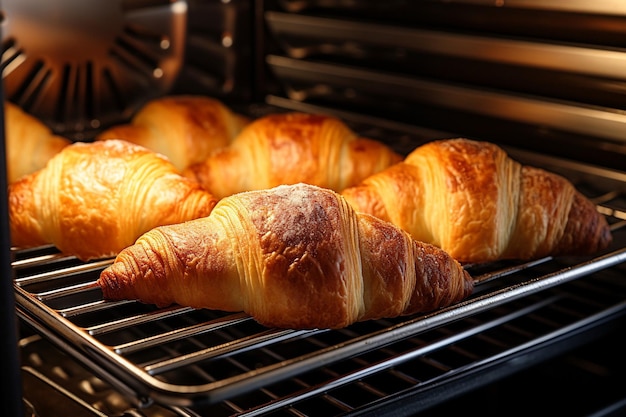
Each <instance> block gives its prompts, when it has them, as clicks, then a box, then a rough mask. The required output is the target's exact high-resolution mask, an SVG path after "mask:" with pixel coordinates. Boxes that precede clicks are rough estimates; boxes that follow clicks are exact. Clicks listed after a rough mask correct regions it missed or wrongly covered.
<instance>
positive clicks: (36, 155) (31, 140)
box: [4, 101, 72, 184]
mask: <svg viewBox="0 0 626 417" xmlns="http://www.w3.org/2000/svg"><path fill="white" fill-rule="evenodd" d="M4 117H5V123H4V124H5V140H6V151H7V182H8V183H9V184H10V183H12V182H14V181H15V180H17V179H18V178H20V177H22V176H24V175H26V174H30V173H32V172H35V171H37V170H38V169H41V168H43V167H44V166H45V165H46V163H47V162H48V160H50V158H52V156H53V155H56V154H57V153H58V152H59V151H60V150H61V149H63V148H64V147H66V146H67V145H70V144H71V143H72V141H71V140H69V139H68V138H64V137H62V136H59V135H55V134H54V133H53V132H52V130H51V129H50V128H49V127H48V126H46V125H45V124H44V123H43V122H42V121H40V120H39V119H37V118H36V117H34V116H32V115H30V114H28V113H27V112H25V111H24V110H22V109H21V108H20V107H18V106H17V105H15V104H13V103H11V102H9V101H5V102H4Z"/></svg>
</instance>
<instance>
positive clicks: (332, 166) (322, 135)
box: [185, 112, 402, 198]
mask: <svg viewBox="0 0 626 417" xmlns="http://www.w3.org/2000/svg"><path fill="white" fill-rule="evenodd" d="M401 160H402V157H401V156H400V155H399V154H397V153H396V152H394V151H393V150H391V149H390V148H389V147H388V146H386V145H385V144H383V143H381V142H377V141H375V140H372V139H366V138H361V137H358V136H357V135H356V134H355V133H354V132H353V131H351V130H350V129H349V128H348V126H346V125H345V124H344V123H343V122H342V121H340V120H339V119H336V118H334V117H330V116H323V115H314V114H306V113H296V112H294V113H286V114H270V115H268V116H265V117H261V118H259V119H257V120H255V121H254V122H252V123H251V124H249V125H248V126H247V127H246V128H244V129H243V131H242V132H241V134H240V135H239V136H237V137H236V138H235V140H234V141H233V143H232V144H231V145H230V146H228V147H226V148H223V149H220V150H217V151H215V152H214V153H213V154H211V155H210V156H209V157H208V158H207V159H206V160H205V161H204V162H202V163H199V164H196V165H192V166H191V167H190V168H189V169H188V170H187V171H186V172H185V175H186V176H189V177H192V178H196V179H197V180H198V182H200V184H202V186H203V187H205V188H206V189H207V190H209V191H211V193H213V194H215V195H216V196H217V197H219V198H222V197H226V196H228V195H231V194H234V193H237V192H241V191H251V190H260V189H266V188H271V187H275V186H278V185H284V184H296V183H299V182H303V183H307V184H312V185H317V186H320V187H324V188H330V189H332V190H334V191H340V190H342V189H344V188H345V187H348V186H350V185H354V184H357V183H358V182H359V181H361V180H362V179H364V178H365V177H367V176H369V175H371V174H373V173H375V172H378V171H380V170H382V169H384V168H386V167H388V166H389V165H391V164H393V163H396V162H399V161H401Z"/></svg>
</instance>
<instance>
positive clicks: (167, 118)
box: [96, 95, 249, 172]
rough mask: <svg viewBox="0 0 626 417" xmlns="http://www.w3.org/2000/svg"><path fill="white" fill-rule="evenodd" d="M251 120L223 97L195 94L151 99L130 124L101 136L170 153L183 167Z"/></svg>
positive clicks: (226, 140)
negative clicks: (216, 97)
mask: <svg viewBox="0 0 626 417" xmlns="http://www.w3.org/2000/svg"><path fill="white" fill-rule="evenodd" d="M248 123H249V120H248V118H246V117H245V116H243V115H239V114H236V113H234V112H233V111H232V110H230V109H229V108H228V107H226V106H225V105H224V104H223V103H222V102H221V101H219V100H216V99H213V98H210V97H205V96H195V95H179V96H167V97H161V98H158V99H154V100H152V101H149V102H148V103H147V104H146V105H145V106H143V107H142V108H141V109H140V110H139V111H138V112H137V113H136V114H135V116H134V117H133V118H132V120H131V122H130V123H128V124H122V125H116V126H112V127H110V128H109V129H107V130H105V131H103V132H102V133H100V134H99V135H98V136H97V137H96V139H97V140H107V139H123V140H126V141H128V142H132V143H136V144H138V145H142V146H145V147H146V148H148V149H151V150H153V151H155V152H159V153H161V154H163V155H165V156H167V157H168V158H169V159H170V161H172V163H173V164H174V166H175V167H176V168H177V169H178V170H179V171H181V172H182V171H183V170H184V169H185V168H187V167H188V166H189V165H192V164H195V163H199V162H201V161H203V160H204V159H206V157H208V155H209V154H210V153H211V152H212V151H213V150H214V149H217V148H221V147H224V146H226V145H228V144H230V142H232V140H233V139H234V138H235V136H237V135H238V134H239V132H240V131H241V129H242V128H243V127H244V126H245V125H246V124H248Z"/></svg>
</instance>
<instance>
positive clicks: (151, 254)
mask: <svg viewBox="0 0 626 417" xmlns="http://www.w3.org/2000/svg"><path fill="white" fill-rule="evenodd" d="M97 284H98V285H99V286H100V288H101V289H102V291H103V295H104V297H105V298H106V299H116V300H119V299H137V300H140V301H142V302H145V303H151V304H156V305H158V306H167V305H169V304H173V303H176V304H180V305H184V306H191V307H195V308H208V309H217V310H224V311H245V312H247V313H248V314H250V315H251V316H252V317H254V318H255V319H256V320H257V321H258V322H260V323H261V324H264V325H266V326H270V327H282V328H295V329H299V328H341V327H345V326H347V325H349V324H351V323H353V322H355V321H362V320H369V319H376V318H381V317H395V316H399V315H406V314H413V313H417V312H426V311H430V310H434V309H437V308H440V307H444V306H447V305H450V304H452V303H456V302H458V301H460V300H462V299H464V298H465V297H467V296H469V295H470V294H471V292H472V289H473V280H472V279H471V277H470V276H469V274H468V273H467V272H466V271H465V270H464V269H463V268H462V267H461V265H460V264H459V263H458V262H456V261H455V260H454V259H452V258H451V257H450V256H449V255H448V254H446V253H445V252H443V251H442V250H440V249H438V248H436V247H435V246H433V245H429V244H424V243H421V242H417V241H415V240H413V239H411V238H410V236H409V235H408V234H407V233H406V232H404V231H402V230H401V229H399V228H397V227H395V226H393V225H392V224H390V223H388V222H383V221H381V220H379V219H377V218H375V217H373V216H369V215H365V214H357V213H356V212H355V211H354V210H353V209H352V208H351V207H350V206H349V205H348V204H347V203H346V201H345V200H344V199H343V198H341V196H340V195H339V194H337V193H335V192H333V191H331V190H328V189H323V188H319V187H317V186H313V185H309V184H296V185H283V186H278V187H276V188H273V189H269V190H261V191H250V192H244V193H239V194H235V195H233V196H230V197H226V198H224V199H222V200H220V202H219V203H218V204H217V206H216V207H215V209H214V210H213V212H212V213H211V215H209V216H208V217H205V218H202V219H198V220H193V221H190V222H186V223H183V224H178V225H171V226H164V227H159V228H156V229H153V230H151V231H149V232H148V233H146V234H144V235H143V236H142V237H140V238H139V239H138V240H137V242H136V243H135V244H134V245H132V246H130V247H129V248H127V249H125V250H123V251H122V252H121V253H120V254H119V255H118V256H117V258H116V259H115V262H114V263H113V264H112V265H110V266H109V267H107V268H106V269H105V270H104V271H103V272H102V273H101V275H100V278H99V280H98V281H97Z"/></svg>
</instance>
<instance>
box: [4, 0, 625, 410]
mask: <svg viewBox="0 0 626 417" xmlns="http://www.w3.org/2000/svg"><path fill="white" fill-rule="evenodd" d="M30 3H31V2H18V1H5V2H4V3H3V27H2V31H3V32H2V35H3V52H4V54H3V70H4V73H3V76H4V94H5V98H6V99H8V100H11V101H13V102H15V103H17V104H20V105H21V106H22V107H23V108H24V109H25V110H27V111H29V112H30V113H32V114H34V115H36V116H38V117H39V118H41V119H42V120H44V121H45V122H46V123H47V124H48V125H50V126H51V127H53V128H54V129H55V130H56V131H57V132H59V133H61V134H64V135H66V136H69V137H72V138H73V139H74V140H89V139H90V138H91V137H92V136H93V134H94V133H95V132H97V131H98V130H99V129H102V128H104V127H106V126H109V125H112V124H115V123H118V122H121V121H124V120H127V119H128V118H129V117H130V116H131V115H132V114H133V111H135V110H136V109H137V108H138V107H139V106H140V105H141V104H143V103H145V102H146V101H147V100H150V99H151V98H154V97H156V96H159V95H164V94H197V93H200V94H206V95H209V96H212V97H217V98H220V99H221V100H223V101H224V102H225V103H227V104H228V105H230V106H231V107H232V108H234V109H236V110H237V111H240V112H242V113H245V114H248V115H250V116H253V117H258V116H261V115H264V114H267V113H270V112H276V111H289V110H297V111H306V112H323V113H330V114H333V115H336V116H339V117H340V118H342V119H343V120H344V121H346V122H347V123H348V124H349V125H350V127H351V128H353V129H354V130H355V131H357V132H359V133H360V134H362V135H363V136H368V137H372V138H376V139H379V140H381V141H384V142H385V143H388V144H390V145H391V146H392V147H394V148H395V149H397V150H398V151H399V152H401V153H408V152H409V151H410V150H412V149H413V148H415V147H416V146H418V145H419V144H422V143H424V142H426V141H429V140H433V139H437V138H449V137H457V136H463V137H468V138H475V139H481V140H488V141H492V142H495V143H498V144H500V145H502V146H503V147H505V148H506V150H507V151H508V152H509V154H510V155H511V156H513V157H514V158H515V159H517V160H519V161H521V162H524V163H528V164H532V165H535V166H541V167H543V168H546V169H549V170H552V171H554V172H558V173H560V174H562V175H564V176H566V177H567V178H569V179H570V180H571V181H572V182H573V183H574V184H575V185H576V187H577V188H578V189H579V190H580V191H582V192H583V193H584V194H585V195H587V196H588V197H589V198H591V199H592V200H593V201H594V202H595V203H596V204H597V206H598V210H600V211H601V212H602V213H603V214H604V215H606V217H607V219H608V221H609V223H610V224H611V228H612V232H613V235H614V242H613V244H612V246H611V247H610V248H608V249H607V250H606V251H603V252H602V253H598V254H597V255H596V256H591V257H584V258H581V257H560V258H544V259H539V260H536V261H533V262H513V261H506V262H498V263H493V264H488V265H467V266H466V268H467V269H468V270H469V271H470V272H471V273H472V275H473V276H474V277H475V278H476V279H477V281H478V284H477V287H476V291H475V292H474V294H473V295H472V296H471V297H470V298H469V299H467V300H465V301H464V302H461V303H459V304H457V305H455V306H452V307H449V308H446V309H442V310H439V311H436V312H432V313H429V314H424V315H417V316H410V317H404V318H397V319H390V320H375V321H370V322H365V323H358V324H355V325H352V326H350V327H348V328H346V329H343V330H333V331H328V330H312V331H284V330H276V329H268V328H264V327H262V326H259V325H258V324H256V322H254V321H253V320H252V319H250V318H249V317H247V316H245V315H243V314H227V313H223V312H218V311H207V310H202V311H198V310H192V309H187V308H168V309H157V308H155V307H152V306H147V305H142V304H139V303H136V302H108V301H104V300H103V299H102V294H101V293H100V292H99V291H98V290H95V289H94V288H93V286H92V285H91V284H93V282H94V281H95V280H96V278H97V276H98V274H99V272H100V271H101V270H102V269H103V268H104V267H106V265H108V264H109V263H110V262H111V260H102V261H94V262H88V263H84V262H80V261H78V260H76V259H75V258H72V257H67V256H63V255H62V254H60V253H58V251H57V250H56V249H55V248H54V247H41V248H36V249H31V250H19V249H17V248H9V245H8V243H7V242H5V244H6V245H7V246H6V247H7V250H6V251H5V252H6V253H3V256H5V257H6V259H7V260H6V268H5V274H6V275H10V276H11V277H12V278H13V283H12V285H8V284H7V285H6V286H7V289H6V291H5V292H6V293H9V294H14V297H15V300H14V302H13V300H12V299H11V300H10V301H11V303H8V305H9V307H11V309H10V312H11V313H13V310H15V311H16V312H17V317H18V318H19V322H18V326H19V349H18V352H17V353H18V355H20V357H21V360H20V363H21V366H20V367H19V370H18V371H19V374H20V378H21V380H22V383H23V391H24V392H23V401H21V406H22V407H23V408H24V409H25V413H24V414H25V415H39V416H46V415H59V414H64V415H69V414H71V415H77V416H78V415H86V416H90V415H128V416H130V415H149V416H170V415H174V416H179V415H180V416H200V415H211V416H232V415H249V416H253V415H274V416H283V415H284V416H330V415H363V414H368V415H416V414H420V415H435V414H441V413H444V412H453V411H457V410H461V409H465V410H467V409H468V408H469V409H471V410H480V411H481V412H482V413H484V414H487V415H502V414H503V413H506V414H507V415H527V414H528V413H531V412H536V413H541V412H546V411H548V412H550V411H552V412H563V413H566V414H568V415H592V414H594V413H595V415H607V416H608V415H619V413H620V412H624V410H626V396H625V394H624V392H623V390H621V389H620V383H619V381H620V380H623V377H624V375H625V374H626V369H625V365H626V361H624V359H623V357H622V356H621V355H620V353H619V352H621V351H623V347H624V342H623V340H622V338H621V334H620V333H621V332H620V330H621V329H623V328H624V327H623V326H624V321H625V319H624V315H625V314H626V281H625V277H626V170H625V169H624V168H625V165H624V161H626V144H625V142H626V135H624V132H626V113H624V111H625V110H626V108H625V104H624V100H623V98H624V91H625V87H626V72H624V71H623V68H625V67H626V66H625V64H626V49H625V48H626V41H625V40H624V39H626V36H624V35H626V7H624V6H620V5H616V4H615V2H611V1H608V0H607V1H596V2H593V3H591V4H580V3H578V2H574V3H572V4H569V3H568V4H563V2H560V1H556V0H553V1H549V0H546V1H544V2H542V3H541V4H539V3H537V2H530V1H517V2H510V3H509V2H486V1H480V0H457V1H438V0H425V1H419V2H412V1H400V0H398V1H392V2H386V3H383V2H376V1H360V2H351V1H337V2H327V1H320V0H318V1H314V0H282V1H279V0H277V1H270V0H267V1H243V0H230V1H219V0H202V1H201V0H195V1H192V0H190V1H169V2H163V1H147V0H146V1H144V0H142V1H138V0H135V1H120V2H116V3H115V4H116V7H119V9H115V12H112V11H111V10H109V9H108V8H107V7H104V6H101V7H102V8H100V9H99V8H98V7H100V6H98V7H95V6H93V7H87V8H84V7H82V8H81V7H79V6H76V5H75V3H76V2H71V1H65V2H59V5H58V6H57V7H61V8H62V12H63V13H61V14H60V15H62V16H64V17H63V18H62V19H61V18H60V19H59V20H58V21H55V20H50V22H51V23H49V24H47V25H45V26H43V27H42V29H40V30H44V29H46V30H47V31H50V32H51V33H53V34H54V36H49V37H48V38H47V42H44V41H39V40H37V39H36V38H37V37H33V36H32V34H31V35H30V36H27V35H25V33H26V32H25V31H26V29H28V28H29V26H28V25H25V23H24V22H28V21H29V19H30V20H33V19H42V18H43V16H46V14H45V13H44V12H43V11H42V10H39V9H38V10H37V11H34V10H33V9H32V8H33V7H34V6H33V4H30ZM33 3H34V2H33ZM118 3H119V4H118ZM81 4H82V3H81ZM111 4H113V2H111ZM27 5H29V6H30V9H29V7H27ZM85 16H90V17H91V18H96V17H97V16H107V17H108V18H110V19H111V22H113V23H114V24H110V25H93V26H95V27H92V26H91V25H85V23H84V20H85V19H86V18H85ZM55 22H56V24H55ZM61 24H63V25H64V26H63V28H64V29H63V30H61V28H60V27H59V26H61ZM68 28H69V29H68ZM115 28H116V29H115ZM114 29H115V30H114ZM68 30H69V32H70V33H69V34H68V32H67V31H68ZM89 30H93V31H96V32H98V33H99V34H100V35H101V36H96V37H94V38H93V39H86V40H84V41H83V40H81V41H80V42H77V45H76V48H78V49H77V50H78V51H82V53H80V54H79V53H77V52H74V53H73V54H72V55H71V56H70V55H68V54H67V53H66V52H63V51H60V50H59V47H58V43H59V42H63V41H66V40H67V36H70V35H73V36H78V35H79V34H80V33H84V31H89ZM40 33H41V32H40ZM50 50H52V51H53V52H52V53H50V52H49V51H50ZM9 258H10V259H9ZM7 281H9V280H7ZM13 304H14V307H13ZM10 326H11V323H8V324H7V327H9V330H10ZM8 363H10V362H8ZM557 387H558V389H557ZM562 392H566V395H562V394H561V393H562ZM42 393H45V395H42Z"/></svg>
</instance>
